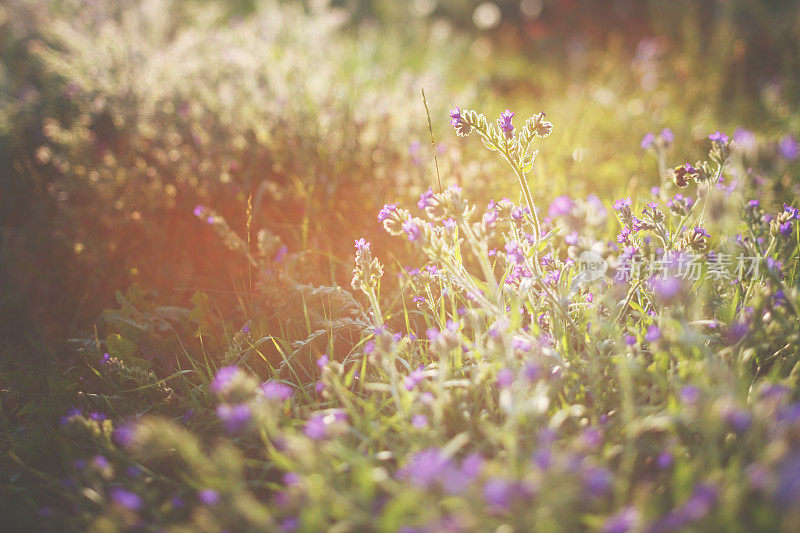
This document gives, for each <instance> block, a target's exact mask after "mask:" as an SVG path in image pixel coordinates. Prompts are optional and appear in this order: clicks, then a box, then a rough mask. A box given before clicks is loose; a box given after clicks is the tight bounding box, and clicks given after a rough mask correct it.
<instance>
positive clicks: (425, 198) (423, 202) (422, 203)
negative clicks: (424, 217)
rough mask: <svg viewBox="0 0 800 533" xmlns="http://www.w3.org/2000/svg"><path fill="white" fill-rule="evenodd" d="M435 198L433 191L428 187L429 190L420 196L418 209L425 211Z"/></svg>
mask: <svg viewBox="0 0 800 533" xmlns="http://www.w3.org/2000/svg"><path fill="white" fill-rule="evenodd" d="M431 198H433V189H431V188H430V187H428V190H427V191H425V192H424V193H422V194H421V195H420V196H419V201H418V202H417V207H419V208H420V209H425V208H426V207H428V205H429V200H430V199H431Z"/></svg>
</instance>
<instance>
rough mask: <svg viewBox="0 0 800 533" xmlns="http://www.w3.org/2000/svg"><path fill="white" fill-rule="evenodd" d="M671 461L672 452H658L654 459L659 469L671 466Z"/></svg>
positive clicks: (672, 460) (672, 459)
mask: <svg viewBox="0 0 800 533" xmlns="http://www.w3.org/2000/svg"><path fill="white" fill-rule="evenodd" d="M673 462H674V458H673V457H672V454H671V453H669V452H661V453H660V454H658V458H657V459H656V464H657V465H658V467H659V468H660V469H661V470H666V469H667V468H669V467H670V466H672V463H673Z"/></svg>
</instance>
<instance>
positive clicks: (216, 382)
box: [209, 365, 241, 394]
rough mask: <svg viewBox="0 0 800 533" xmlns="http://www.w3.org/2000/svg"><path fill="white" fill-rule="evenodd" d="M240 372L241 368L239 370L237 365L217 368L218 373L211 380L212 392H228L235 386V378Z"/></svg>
mask: <svg viewBox="0 0 800 533" xmlns="http://www.w3.org/2000/svg"><path fill="white" fill-rule="evenodd" d="M240 373H241V370H239V368H238V367H237V366H234V365H231V366H223V367H222V368H220V369H219V370H217V373H216V374H215V375H214V379H213V380H212V381H211V385H210V386H209V388H210V389H211V392H213V393H215V394H225V393H227V392H228V391H229V390H230V388H231V387H232V386H233V382H234V380H235V379H236V377H237V376H238V375H239V374H240Z"/></svg>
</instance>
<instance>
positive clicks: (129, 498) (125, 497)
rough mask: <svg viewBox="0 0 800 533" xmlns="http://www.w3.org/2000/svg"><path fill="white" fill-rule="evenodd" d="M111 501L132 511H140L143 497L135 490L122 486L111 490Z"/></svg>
mask: <svg viewBox="0 0 800 533" xmlns="http://www.w3.org/2000/svg"><path fill="white" fill-rule="evenodd" d="M111 501H113V502H114V503H115V504H117V505H119V506H120V507H124V508H125V509H128V510H130V511H138V510H139V509H141V508H142V498H141V497H140V496H139V495H138V494H136V493H135V492H131V491H129V490H128V489H123V488H122V487H117V488H114V489H112V490H111Z"/></svg>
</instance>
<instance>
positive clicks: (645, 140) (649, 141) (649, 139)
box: [641, 133, 656, 150]
mask: <svg viewBox="0 0 800 533" xmlns="http://www.w3.org/2000/svg"><path fill="white" fill-rule="evenodd" d="M655 142H656V136H655V135H653V134H652V133H648V134H646V135H645V136H644V137H642V142H641V147H642V150H647V149H648V148H650V147H651V146H653V144H655Z"/></svg>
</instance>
